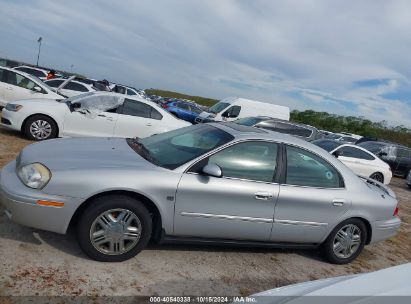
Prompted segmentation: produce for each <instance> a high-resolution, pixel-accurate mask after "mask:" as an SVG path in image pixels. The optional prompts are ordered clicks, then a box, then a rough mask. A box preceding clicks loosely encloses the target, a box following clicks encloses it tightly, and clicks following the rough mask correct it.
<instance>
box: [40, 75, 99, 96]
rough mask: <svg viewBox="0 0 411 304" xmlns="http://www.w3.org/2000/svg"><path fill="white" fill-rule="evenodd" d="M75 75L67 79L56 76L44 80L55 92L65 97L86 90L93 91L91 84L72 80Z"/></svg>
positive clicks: (85, 91)
mask: <svg viewBox="0 0 411 304" xmlns="http://www.w3.org/2000/svg"><path fill="white" fill-rule="evenodd" d="M74 78H75V77H74V76H73V77H70V78H68V79H64V78H56V79H50V80H46V81H44V83H46V84H47V85H48V86H49V87H52V88H54V89H55V91H56V92H58V93H61V94H63V95H65V96H67V97H73V96H76V95H80V94H83V93H88V92H95V91H96V89H94V88H93V86H92V85H90V84H86V83H84V82H80V81H77V80H73V79H74Z"/></svg>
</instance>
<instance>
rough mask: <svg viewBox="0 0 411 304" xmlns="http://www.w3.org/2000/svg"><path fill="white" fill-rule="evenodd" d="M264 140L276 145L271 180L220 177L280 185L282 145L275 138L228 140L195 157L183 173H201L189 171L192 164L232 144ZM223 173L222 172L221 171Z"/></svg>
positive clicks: (194, 164)
mask: <svg viewBox="0 0 411 304" xmlns="http://www.w3.org/2000/svg"><path fill="white" fill-rule="evenodd" d="M258 141H260V142H265V143H273V144H277V145H278V149H277V166H276V167H275V170H274V174H273V178H272V180H271V182H266V181H257V180H253V179H246V178H238V177H229V176H222V177H220V178H223V179H230V180H240V181H247V182H254V183H259V184H261V183H263V184H269V185H280V176H281V172H282V171H283V163H282V160H283V157H282V155H283V153H282V146H283V143H281V142H278V141H275V140H267V139H243V140H239V141H234V142H232V141H231V142H229V143H227V144H226V145H224V146H222V147H218V148H217V149H216V150H212V151H210V152H208V153H207V154H205V155H202V156H200V157H199V158H197V159H196V160H194V161H193V163H192V164H191V165H189V166H188V168H187V169H185V170H184V172H183V174H192V175H201V174H200V173H197V172H190V169H191V168H193V167H194V166H196V165H197V164H198V163H200V162H202V161H204V160H206V159H207V158H210V157H211V156H213V155H214V154H216V153H218V152H220V151H222V150H225V149H227V148H229V147H231V146H233V145H237V144H241V143H246V142H258ZM223 173H224V172H223Z"/></svg>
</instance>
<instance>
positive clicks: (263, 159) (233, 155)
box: [208, 141, 278, 182]
mask: <svg viewBox="0 0 411 304" xmlns="http://www.w3.org/2000/svg"><path fill="white" fill-rule="evenodd" d="M277 151H278V144H276V143H271V142H264V141H255V142H254V141H253V142H243V143H239V144H236V145H233V146H230V147H228V148H226V149H224V150H222V151H220V152H217V153H215V154H213V155H212V156H210V157H209V158H208V163H209V164H216V165H218V166H219V167H220V168H221V170H222V171H223V177H232V178H240V179H247V180H252V181H261V182H272V181H273V178H274V172H275V169H276V167H277Z"/></svg>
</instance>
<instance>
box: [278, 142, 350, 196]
mask: <svg viewBox="0 0 411 304" xmlns="http://www.w3.org/2000/svg"><path fill="white" fill-rule="evenodd" d="M287 146H290V147H294V148H297V149H301V150H304V151H307V152H308V153H311V154H314V155H315V156H317V157H319V158H320V159H321V160H323V161H324V162H326V163H327V164H329V165H330V166H331V167H332V168H334V170H335V171H336V172H337V174H338V176H339V178H340V187H337V188H335V187H331V188H329V187H319V186H315V187H314V186H304V185H293V184H287V183H286V180H287V179H286V177H287ZM283 158H284V159H283V161H284V168H283V176H282V179H281V181H280V185H282V186H291V187H299V188H312V189H328V190H341V189H346V183H345V180H344V177H343V175H342V174H341V172H340V170H338V169H337V168H336V167H335V166H334V165H333V164H331V163H330V162H329V161H328V160H326V159H325V158H324V157H322V156H321V155H319V154H318V153H316V152H314V151H310V150H308V149H306V148H304V147H301V146H297V145H294V144H290V143H284V150H283Z"/></svg>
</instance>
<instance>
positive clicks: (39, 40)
mask: <svg viewBox="0 0 411 304" xmlns="http://www.w3.org/2000/svg"><path fill="white" fill-rule="evenodd" d="M42 40H43V38H41V37H39V39H37V42H38V43H39V53H38V54H37V66H39V59H40V49H41V41H42Z"/></svg>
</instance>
